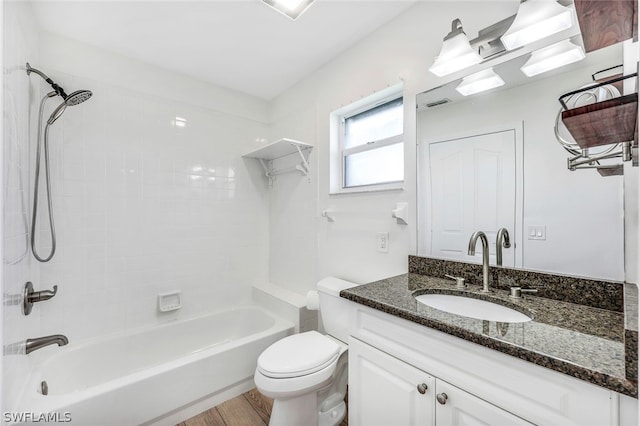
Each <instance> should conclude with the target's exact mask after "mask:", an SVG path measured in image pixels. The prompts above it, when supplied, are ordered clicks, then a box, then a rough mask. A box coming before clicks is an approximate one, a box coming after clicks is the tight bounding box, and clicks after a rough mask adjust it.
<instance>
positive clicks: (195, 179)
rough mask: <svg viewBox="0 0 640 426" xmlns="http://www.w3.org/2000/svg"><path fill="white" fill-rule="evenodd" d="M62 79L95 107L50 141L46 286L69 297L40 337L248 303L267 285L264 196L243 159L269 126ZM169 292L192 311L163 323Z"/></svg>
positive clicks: (81, 111)
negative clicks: (160, 303) (256, 288)
mask: <svg viewBox="0 0 640 426" xmlns="http://www.w3.org/2000/svg"><path fill="white" fill-rule="evenodd" d="M55 77H56V78H57V79H58V80H60V81H62V83H61V84H63V85H64V87H65V88H68V89H67V90H68V91H69V92H70V91H73V90H78V89H90V90H92V91H93V97H92V98H91V99H90V100H88V101H87V102H85V103H83V104H81V105H78V106H75V107H69V108H67V110H66V112H65V114H64V116H63V118H62V119H61V120H60V123H59V125H58V123H56V124H55V125H57V126H58V127H57V129H56V132H52V135H51V141H50V143H51V146H52V149H53V151H55V154H54V155H53V156H52V162H53V163H54V164H55V167H54V174H53V175H54V180H53V185H54V188H55V190H54V193H55V194H56V195H55V206H54V212H55V216H56V218H57V232H58V245H59V249H58V250H59V252H58V253H57V254H56V257H55V258H54V260H53V261H51V262H49V263H48V264H45V265H42V281H43V283H46V284H45V285H46V286H51V285H53V284H58V285H59V287H60V290H59V296H57V297H56V298H55V299H52V300H51V301H50V302H48V303H46V304H42V305H41V306H40V311H41V315H42V317H43V319H44V318H47V321H43V333H45V334H46V333H59V332H64V333H66V334H67V336H68V337H69V338H70V339H72V340H79V339H83V338H87V337H91V336H95V335H97V334H103V333H109V332H114V331H118V330H122V329H125V328H130V327H136V326H140V325H144V324H149V323H154V322H158V321H165V320H169V319H174V318H176V317H186V316H193V315H196V314H198V313H201V312H204V311H211V310H219V309H224V308H225V307H228V306H230V305H237V304H241V303H245V302H248V301H249V300H250V295H251V285H252V284H254V283H256V282H265V281H266V279H267V250H268V217H267V214H266V209H267V205H266V200H267V192H266V191H265V189H266V188H265V182H264V181H263V180H262V177H261V176H259V175H257V174H256V173H255V171H257V170H258V168H259V165H258V164H253V163H246V162H245V161H244V160H242V159H241V154H242V153H243V152H244V147H245V146H246V144H247V141H250V140H252V138H255V135H256V134H258V135H259V134H262V133H263V132H264V131H265V126H264V125H263V124H261V123H258V122H256V121H254V120H251V119H245V118H242V117H237V116H231V115H226V114H223V113H218V112H213V111H210V110H207V109H205V108H202V107H197V106H192V105H188V104H185V103H182V102H178V101H173V100H170V99H167V98H163V97H161V96H150V95H146V94H143V93H139V92H137V91H136V90H135V89H133V90H132V89H130V88H122V87H117V86H113V85H110V84H106V83H103V82H99V81H95V80H91V79H87V78H82V77H78V76H72V75H70V74H66V73H63V72H62V71H57V72H55ZM176 117H180V118H184V119H186V125H185V126H184V127H179V126H178V125H176ZM252 170H253V171H252ZM42 213H44V211H43V212H42ZM41 217H42V219H43V220H41V223H40V225H41V226H40V229H41V231H40V232H41V233H43V232H45V231H46V229H47V223H46V221H45V220H44V215H41ZM43 228H44V230H45V231H43ZM170 290H180V291H182V295H183V308H182V309H181V310H180V311H177V312H174V313H160V312H158V310H157V294H158V293H162V292H166V291H170Z"/></svg>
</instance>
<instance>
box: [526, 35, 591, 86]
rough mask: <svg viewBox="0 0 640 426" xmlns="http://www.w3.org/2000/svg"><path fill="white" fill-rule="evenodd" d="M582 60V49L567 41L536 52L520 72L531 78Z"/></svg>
mask: <svg viewBox="0 0 640 426" xmlns="http://www.w3.org/2000/svg"><path fill="white" fill-rule="evenodd" d="M584 58H585V54H584V51H583V50H582V47H580V46H577V45H575V44H573V43H571V41H569V40H568V39H567V40H563V41H561V42H559V43H555V44H552V45H551V46H547V47H543V48H542V49H539V50H536V51H535V52H533V53H532V54H531V57H530V58H529V60H528V61H527V63H525V64H524V65H523V66H522V68H520V70H521V71H522V72H523V73H524V75H526V76H527V77H533V76H534V75H538V74H542V73H543V72H547V71H551V70H553V69H556V68H560V67H562V66H564V65H568V64H572V63H574V62H578V61H581V60H582V59H584Z"/></svg>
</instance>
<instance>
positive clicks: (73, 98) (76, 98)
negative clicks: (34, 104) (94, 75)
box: [47, 90, 93, 126]
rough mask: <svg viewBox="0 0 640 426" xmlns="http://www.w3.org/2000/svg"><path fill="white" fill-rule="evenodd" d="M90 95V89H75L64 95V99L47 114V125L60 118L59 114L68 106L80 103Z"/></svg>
mask: <svg viewBox="0 0 640 426" xmlns="http://www.w3.org/2000/svg"><path fill="white" fill-rule="evenodd" d="M91 95H93V93H91V90H77V91H75V92H73V93H72V94H70V95H68V96H66V97H65V98H64V101H63V102H62V103H61V104H60V105H58V107H57V108H56V109H54V110H53V112H52V113H51V115H50V116H49V119H48V120H47V124H48V125H49V126H50V125H52V124H53V123H54V122H55V121H56V120H57V119H58V118H60V116H61V115H62V113H63V112H64V110H65V109H67V107H68V106H75V105H78V104H81V103H83V102H84V101H86V100H87V99H89V98H90V97H91Z"/></svg>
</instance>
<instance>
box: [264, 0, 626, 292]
mask: <svg viewBox="0 0 640 426" xmlns="http://www.w3.org/2000/svg"><path fill="white" fill-rule="evenodd" d="M516 10H517V4H511V2H481V4H479V3H477V2H453V3H452V2H421V3H418V4H416V5H415V6H414V7H412V8H410V9H409V10H407V11H406V12H405V13H403V14H401V15H399V16H398V17H397V18H396V19H394V20H393V21H391V22H390V23H388V24H386V25H384V26H382V27H381V28H380V29H379V30H378V31H376V32H374V33H373V34H371V35H370V36H368V37H367V38H365V39H364V40H362V41H361V42H360V43H358V44H357V45H355V46H353V47H352V48H350V49H348V50H347V51H346V52H345V53H343V54H342V55H340V56H338V57H337V58H335V59H334V60H332V61H330V62H329V63H328V64H326V65H325V66H324V67H323V68H321V69H319V70H317V71H316V72H314V73H313V74H311V75H310V76H308V77H307V78H305V79H304V80H302V81H301V82H299V83H298V84H296V85H295V86H294V87H292V88H291V89H289V90H287V91H286V92H285V93H284V94H283V95H281V96H280V97H278V98H277V99H276V100H275V101H274V102H273V104H272V110H271V119H272V121H273V123H274V125H275V127H277V128H278V132H277V135H276V138H277V137H289V136H287V134H288V132H289V131H290V132H291V133H296V132H297V131H298V129H297V125H298V123H300V122H304V123H312V124H310V126H313V128H314V131H315V134H314V135H311V138H310V139H307V140H305V141H306V142H310V143H313V144H315V145H316V148H315V149H314V156H316V157H315V161H316V162H317V168H314V169H313V170H312V174H316V177H315V179H317V190H318V192H317V205H316V210H315V214H314V219H315V221H316V223H317V224H318V226H317V239H318V246H317V256H318V264H317V267H316V276H315V277H314V279H313V280H312V279H311V278H309V279H308V282H307V283H306V284H304V286H306V288H307V289H308V288H312V287H313V284H314V281H316V280H317V279H319V278H322V277H323V276H326V275H337V276H340V277H342V278H346V279H351V280H354V281H356V282H367V281H371V280H375V279H379V278H383V277H388V276H391V275H395V274H400V273H404V272H406V270H407V255H408V254H414V253H416V250H417V247H416V235H415V234H416V226H415V224H416V218H415V215H416V184H415V182H416V133H415V132H416V113H415V95H416V94H417V93H420V92H422V91H424V90H427V89H430V88H433V87H435V86H437V85H439V84H443V83H445V82H447V81H451V80H453V79H454V78H457V77H458V76H456V75H453V76H450V77H446V78H443V79H440V80H439V79H437V78H435V77H434V76H433V75H431V73H429V72H428V67H429V66H430V65H431V64H432V63H433V58H434V57H435V56H436V55H437V54H438V53H439V49H440V47H441V40H442V38H443V37H444V35H446V34H447V33H448V31H449V30H450V24H451V20H452V19H453V18H456V17H458V18H460V19H461V20H462V23H463V25H464V29H465V31H466V33H467V34H468V35H469V36H470V37H471V38H473V37H474V36H475V35H476V34H477V33H478V30H479V29H481V28H484V27H486V26H488V25H490V24H493V23H495V22H497V21H499V20H500V19H503V18H505V17H507V16H510V15H512V14H514V13H515V12H516ZM516 53H517V54H518V55H519V54H521V53H522V52H516ZM514 55H515V54H514ZM585 78H586V79H587V80H584V79H582V80H579V81H588V79H589V77H585ZM401 81H402V82H403V83H404V98H405V167H406V170H405V186H404V189H403V190H401V191H389V192H379V193H370V194H366V193H365V194H351V195H329V187H328V185H329V114H330V113H331V112H332V111H334V110H336V109H338V108H340V107H342V106H344V105H348V104H350V103H352V102H355V101H357V100H359V99H362V98H364V97H366V96H368V95H370V94H372V93H374V92H377V91H380V90H382V89H385V88H387V87H389V86H392V85H395V84H397V83H398V82H401ZM574 83H575V82H574ZM567 87H568V88H570V87H572V86H571V85H570V84H568V85H567ZM550 96H551V97H550V98H549V99H547V100H546V102H547V104H548V105H547V104H545V106H544V108H547V107H548V110H546V109H545V111H547V112H549V111H551V112H552V114H551V112H549V114H551V115H555V113H556V112H557V109H558V105H559V104H558V102H557V95H556V93H555V92H554V93H552V94H550ZM518 104H521V105H520V106H521V107H523V108H526V104H524V103H522V102H519V103H518ZM553 118H554V117H552V118H551V119H550V120H551V121H549V123H553ZM551 126H552V124H549V128H551ZM309 130H310V129H307V131H306V134H308V132H309ZM532 137H535V138H539V137H540V135H533V136H532ZM552 142H553V141H552ZM551 145H554V144H551ZM549 149H550V150H551V151H553V154H551V155H549V153H548V152H546V151H544V150H540V151H535V150H534V152H533V154H534V156H535V160H533V161H535V162H538V163H540V164H542V167H543V168H544V170H545V172H544V173H546V176H547V177H546V178H543V179H542V180H541V181H539V182H536V178H535V174H536V173H537V172H536V170H535V169H534V168H531V167H530V168H528V169H527V172H528V176H526V177H525V179H526V180H528V181H529V182H530V187H529V189H530V190H531V191H532V192H533V194H532V195H533V198H530V201H529V202H528V203H529V204H528V216H527V217H526V223H525V226H526V225H527V224H528V223H531V224H532V225H535V224H537V222H538V221H539V220H543V221H547V219H549V220H548V222H549V226H550V227H553V230H554V231H555V230H556V229H557V230H559V233H558V234H556V235H555V236H554V240H555V241H556V242H558V241H561V240H562V239H563V238H565V237H567V236H571V235H573V234H572V233H573V229H572V228H573V227H572V224H567V226H564V225H563V223H564V222H563V219H562V218H559V217H555V218H554V217H553V214H552V213H551V212H549V211H548V209H546V208H545V207H544V206H548V204H547V203H546V201H545V200H548V199H549V198H551V197H552V196H553V195H554V194H556V193H559V188H558V187H557V186H556V185H555V183H554V182H552V179H551V176H553V174H550V173H549V172H548V170H550V169H552V168H554V169H557V171H558V173H560V174H563V175H565V176H566V175H567V174H568V173H569V172H568V171H567V170H566V163H565V162H566V155H565V154H564V152H563V150H562V149H561V148H560V147H559V146H553V147H552V148H549ZM587 173H588V172H574V173H573V174H572V175H571V176H566V177H565V180H566V179H568V180H570V181H571V182H572V183H571V185H572V187H575V186H576V185H577V186H580V185H583V184H584V185H585V186H588V185H590V183H591V182H592V181H597V183H594V184H595V185H596V186H598V187H602V186H603V180H601V178H600V177H599V176H598V177H594V176H588V177H585V174H587ZM608 179H613V180H616V179H618V180H619V178H615V177H614V178H608ZM312 180H313V177H312ZM586 181H588V182H589V183H586ZM609 182H610V181H609ZM538 183H539V184H538ZM275 185H276V191H278V189H277V185H278V183H277V182H276V184H275ZM606 185H610V184H607V183H605V184H604V186H606ZM601 189H602V188H601ZM548 191H552V192H551V193H549V192H548ZM272 194H273V190H272ZM282 194H285V191H282V192H281V194H279V195H278V196H277V197H272V199H271V207H270V208H271V211H272V212H274V211H275V212H278V219H277V220H278V223H274V222H272V224H271V238H272V239H274V238H277V237H276V235H285V234H286V233H287V232H289V231H287V226H286V225H279V224H287V223H297V222H296V221H299V220H300V218H299V217H297V214H294V213H291V214H290V213H289V211H288V210H286V209H285V208H283V206H285V205H287V204H290V205H295V204H296V203H298V202H302V200H308V198H309V194H308V193H306V192H305V193H304V194H302V193H290V194H289V195H288V196H284V197H283V196H282ZM580 195H581V196H583V197H588V196H589V194H584V193H583V192H582V191H581V194H580ZM607 197H608V198H607V199H609V198H611V200H610V201H611V202H612V204H617V205H619V204H620V202H619V201H620V193H619V192H615V191H614V192H613V193H612V194H609V195H608V196H607ZM403 201H404V202H408V203H409V206H410V211H411V214H412V217H411V218H410V224H409V225H398V224H396V223H395V221H394V220H392V218H391V210H392V209H393V208H394V207H395V204H396V203H397V202H403ZM569 201H570V200H569ZM569 201H568V202H569ZM578 204H580V203H578ZM608 206H609V205H608ZM600 207H602V208H599V209H598V210H597V213H594V214H596V215H601V214H604V215H606V216H607V217H610V216H611V215H615V212H613V210H612V209H610V208H607V207H605V206H604V205H601V206H600ZM603 208H604V209H605V210H606V212H604V211H603ZM325 209H328V210H331V211H333V212H334V216H335V222H328V221H326V220H325V219H324V218H322V217H320V213H321V212H322V211H323V210H325ZM573 213H575V214H579V213H576V212H575V211H574V212H573ZM573 213H572V214H573ZM534 222H536V223H534ZM619 224H620V221H619V220H617V219H616V221H615V225H614V228H615V229H612V230H611V232H618V231H620V232H622V231H621V229H618V228H620V227H619ZM607 229H608V228H607ZM380 231H387V232H389V236H390V247H389V248H390V249H389V253H378V252H377V251H376V250H375V234H376V233H377V232H380ZM602 232H607V231H604V230H603V231H600V233H602ZM306 235H307V236H308V237H309V238H311V237H312V235H311V232H310V231H309V232H307V233H306ZM583 235H586V234H583ZM525 244H526V245H527V247H526V248H525V249H526V253H527V254H526V255H525V257H526V256H528V257H529V259H530V261H528V262H527V263H526V264H525V265H524V266H525V267H528V268H532V269H544V270H551V271H556V272H564V273H573V274H576V275H591V276H597V277H600V278H612V279H623V278H624V277H623V276H622V275H621V274H620V272H619V270H616V272H611V271H609V270H607V271H604V272H603V271H602V269H601V268H599V267H597V266H596V267H594V268H587V270H580V269H577V268H576V267H575V266H576V265H577V264H578V263H580V255H577V254H572V253H571V248H570V247H568V246H563V245H562V243H560V244H559V245H560V247H562V249H563V250H567V251H568V252H569V253H568V256H569V258H570V259H571V267H569V268H567V267H565V266H563V265H562V263H563V261H562V260H561V259H560V260H559V259H552V257H550V256H549V255H548V252H547V251H546V247H540V245H538V246H534V245H531V244H528V243H527V242H525ZM576 244H582V245H584V246H587V245H590V242H587V241H585V238H580V239H578V240H576ZM599 250H600V254H602V252H601V248H597V247H594V246H593V245H591V248H590V249H589V250H588V251H589V252H590V256H591V259H596V258H597V257H598V256H597V254H596V251H599ZM607 252H609V253H608V254H606V256H605V258H604V259H603V257H602V256H600V258H598V259H597V260H594V262H595V264H599V265H604V264H606V263H607V262H608V260H607V259H611V260H612V261H611V264H612V265H613V264H617V263H619V262H617V259H615V257H616V256H618V255H620V254H621V249H620V247H619V245H616V246H615V247H613V249H612V250H607ZM308 255H309V256H312V255H313V252H312V251H311V250H310V251H309V252H308ZM291 256H294V257H303V256H304V254H303V253H301V252H300V247H299V246H295V245H289V246H288V247H283V246H279V247H278V255H277V256H274V255H273V254H272V255H271V259H270V278H271V280H272V282H274V283H276V284H282V285H284V286H291V288H293V287H294V286H298V287H299V286H300V284H299V283H296V284H291V282H295V281H296V280H298V279H299V277H300V273H299V271H298V272H291V271H292V266H291V264H290V263H289V262H288V259H290V258H291ZM607 256H608V257H607ZM595 264H594V265H595ZM605 269H606V268H605ZM612 269H614V268H612ZM309 274H310V272H309Z"/></svg>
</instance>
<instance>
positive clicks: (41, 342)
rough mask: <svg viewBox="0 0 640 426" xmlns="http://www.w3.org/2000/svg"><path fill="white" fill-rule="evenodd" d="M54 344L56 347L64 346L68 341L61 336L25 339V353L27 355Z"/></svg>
mask: <svg viewBox="0 0 640 426" xmlns="http://www.w3.org/2000/svg"><path fill="white" fill-rule="evenodd" d="M54 343H55V344H57V345H58V346H64V345H66V344H67V343H69V339H67V338H66V337H65V336H63V335H62V334H53V335H51V336H44V337H37V338H35V339H27V341H26V344H25V353H27V354H29V353H31V352H33V351H37V350H38V349H41V348H44V347H45V346H49V345H53V344H54Z"/></svg>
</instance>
